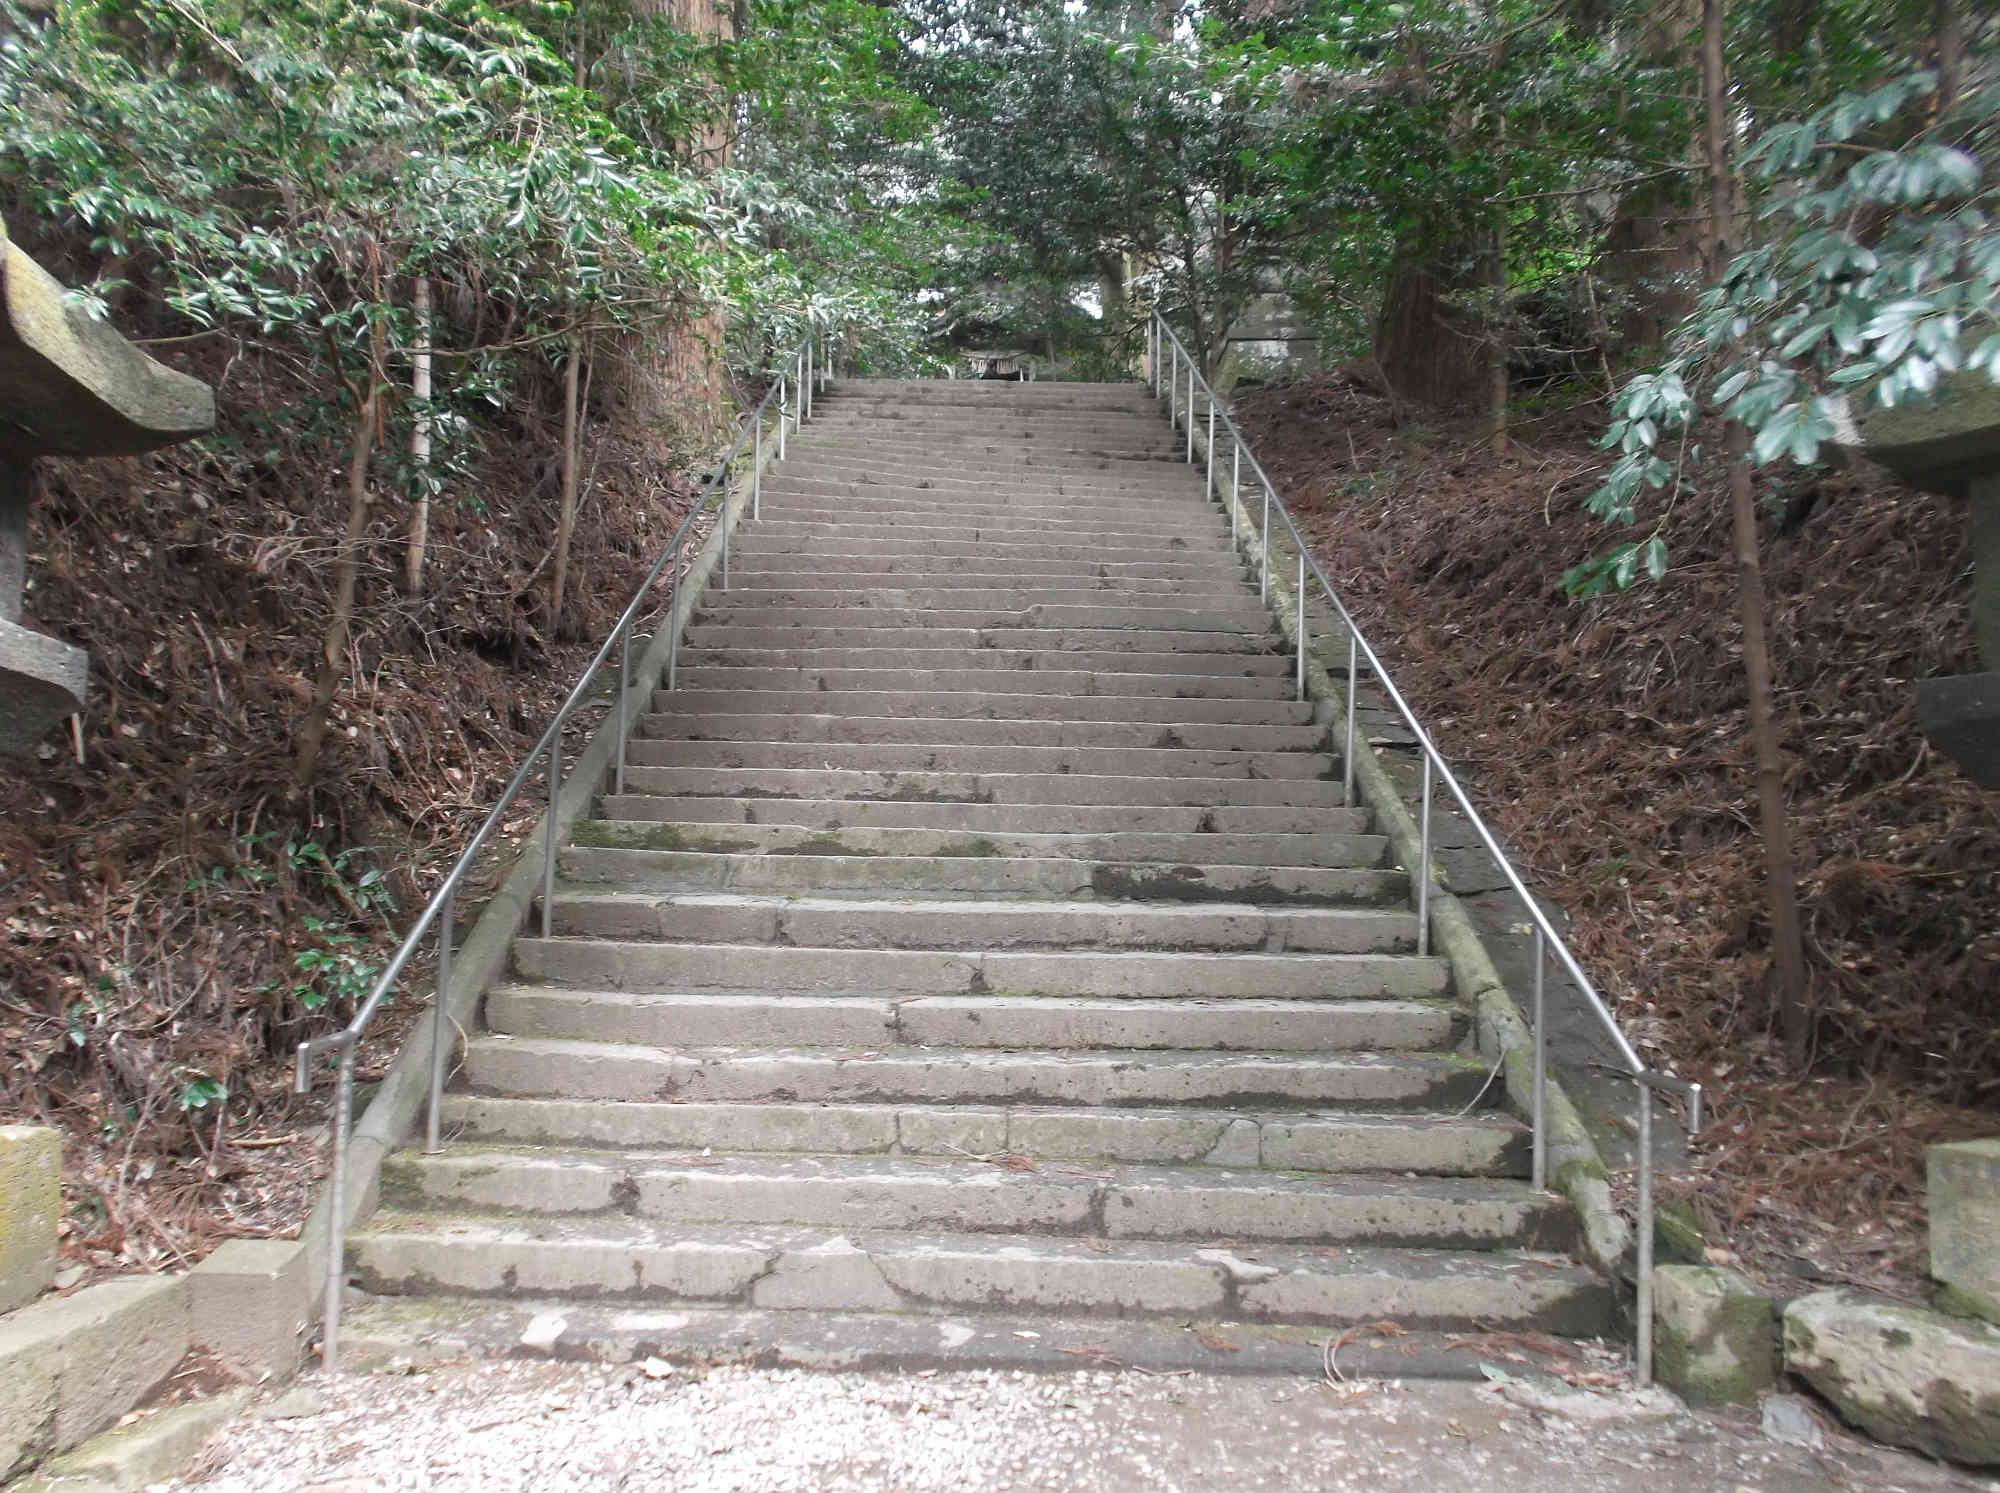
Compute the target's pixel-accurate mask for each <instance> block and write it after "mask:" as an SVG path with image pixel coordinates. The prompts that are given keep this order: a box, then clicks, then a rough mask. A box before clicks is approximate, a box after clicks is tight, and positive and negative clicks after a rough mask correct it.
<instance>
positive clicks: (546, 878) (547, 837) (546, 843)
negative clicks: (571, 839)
mask: <svg viewBox="0 0 2000 1493" xmlns="http://www.w3.org/2000/svg"><path fill="white" fill-rule="evenodd" d="M562 727H563V723H562V721H561V719H560V718H558V720H557V721H556V728H555V730H553V731H551V732H550V733H549V822H548V823H547V824H546V825H545V826H543V829H544V831H545V832H544V834H543V835H542V937H543V938H553V937H554V936H555V935H554V933H553V932H552V931H551V930H552V929H553V928H554V927H555V900H556V807H557V804H558V802H559V801H560V800H561V798H562Z"/></svg>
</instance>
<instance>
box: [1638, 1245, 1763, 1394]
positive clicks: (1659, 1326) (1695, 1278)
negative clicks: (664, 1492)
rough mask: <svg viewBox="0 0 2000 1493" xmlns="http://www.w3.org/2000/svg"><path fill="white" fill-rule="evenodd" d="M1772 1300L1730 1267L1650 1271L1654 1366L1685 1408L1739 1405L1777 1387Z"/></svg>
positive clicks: (1674, 1266)
mask: <svg viewBox="0 0 2000 1493" xmlns="http://www.w3.org/2000/svg"><path fill="white" fill-rule="evenodd" d="M1772 1326H1773V1322H1772V1308H1771V1298H1770V1297H1768V1296H1766V1295H1765V1294H1764V1293H1763V1292H1762V1291H1759V1290H1758V1289H1757V1288H1756V1286H1754V1285H1752V1284H1751V1283H1750V1282H1749V1281H1748V1280H1746V1279H1745V1278H1744V1277H1743V1276H1741V1275H1739V1274H1737V1273H1736V1272H1735V1271H1733V1270H1716V1269H1713V1268H1710V1267H1708V1266H1702V1265H1662V1266H1660V1267H1659V1268H1658V1269H1657V1270H1655V1271H1654V1272H1653V1368H1654V1372H1655V1373H1657V1374H1658V1375H1659V1378H1660V1382H1661V1383H1662V1384H1664V1385H1666V1386H1667V1388H1669V1389H1671V1390H1673V1391H1674V1392H1675V1393H1676V1394H1678V1395H1679V1396H1680V1397H1681V1398H1682V1399H1684V1400H1686V1401H1687V1402H1688V1403H1689V1404H1691V1405H1737V1404H1743V1403H1746V1402H1748V1401H1750V1400H1754V1399H1756V1398H1757V1396H1758V1395H1760V1394H1762V1393H1763V1392H1764V1391H1765V1390H1767V1389H1769V1388H1770V1387H1771V1386H1772V1385H1773V1384H1775V1383H1776V1382H1777V1377H1778V1371H1777V1342H1776V1336H1775V1334H1774V1333H1773V1331H1772Z"/></svg>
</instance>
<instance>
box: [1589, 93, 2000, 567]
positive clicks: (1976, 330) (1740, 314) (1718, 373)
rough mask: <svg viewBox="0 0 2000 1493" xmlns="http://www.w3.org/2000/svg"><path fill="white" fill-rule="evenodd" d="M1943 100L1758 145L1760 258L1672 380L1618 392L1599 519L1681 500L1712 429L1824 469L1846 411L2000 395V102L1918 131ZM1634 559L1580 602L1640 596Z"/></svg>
mask: <svg viewBox="0 0 2000 1493" xmlns="http://www.w3.org/2000/svg"><path fill="white" fill-rule="evenodd" d="M1935 86H1936V81H1935V79H1934V77H1933V76H1932V75H1931V74H1930V73H1928V72H1913V73H1908V74H1905V75H1903V76H1900V77H1897V78H1894V79H1892V80H1890V81H1888V82H1887V83H1884V84H1882V85H1881V86H1879V87H1876V88H1872V89H1867V90H1865V91H1850V92H1843V93H1841V94H1840V95H1838V96H1837V97H1836V98H1835V99H1834V100H1833V101H1832V102H1831V103H1829V104H1827V105H1826V106H1825V107H1824V108H1821V109H1818V110H1815V111H1813V112H1812V113H1810V114H1808V115H1806V116H1805V117H1803V118H1801V119H1798V120H1793V121H1786V122H1782V123H1778V124H1774V125H1772V126H1771V127H1769V128H1768V129H1766V130H1765V131H1764V132H1763V133H1762V134H1761V135H1760V136H1759V137H1758V138H1757V139H1756V141H1755V142H1754V143H1753V144H1752V145H1751V147H1750V149H1749V150H1748V152H1747V153H1746V155H1745V157H1744V163H1745V165H1746V167H1748V168H1749V169H1750V170H1751V172H1752V173H1753V180H1754V181H1755V183H1756V184H1757V185H1758V187H1759V188H1760V200H1759V203H1758V208H1757V214H1756V221H1757V226H1758V230H1759V234H1760V241H1759V242H1757V243H1756V244H1754V245H1753V246H1752V247H1751V248H1749V249H1748V250H1746V251H1745V252H1743V253H1741V254H1739V255H1737V256H1736V258H1735V259H1734V260H1733V261H1732V262H1731V264H1730V265H1729V266H1728V268H1727V270H1726V271H1725V272H1724V274H1723V276H1722V278H1721V279H1720V281H1719V282H1718V283H1716V284H1714V285H1712V286H1710V287H1709V288H1708V290H1707V291H1706V292H1705V293H1704V294H1703V295H1702V297H1701V299H1700V301H1699V303H1698V305H1697V307H1696V309H1695V312H1694V314H1693V315H1692V316H1690V317H1689V318H1688V320H1687V321H1686V322H1685V323H1684V324H1683V325H1682V326H1681V327H1680V328H1679V329H1678V331H1677V332H1676V333H1675V334H1674V337H1673V340H1672V343H1671V345H1670V348H1669V356H1668V358H1667V360H1666V362H1665V363H1664V364H1663V365H1662V366H1661V367H1660V368H1659V369H1657V370H1655V371H1653V372H1650V373H1646V374H1641V375H1640V376H1638V377H1636V378H1633V379H1632V380H1630V381H1629V382H1628V383H1627V384H1626V385H1625V386H1624V388H1623V389H1622V390H1621V391H1620V394H1619V397H1618V401H1617V404H1616V406H1615V408H1614V418H1613V419H1612V421H1611V424H1610V428H1609V429H1608V430H1607V432H1606V434H1605V437H1604V441H1603V444H1604V445H1605V446H1606V447H1610V448H1615V449H1617V451H1618V452H1619V457H1618V460H1617V461H1616V463H1615V464H1614V465H1613V466H1612V468H1611V470H1610V471H1609V472H1608V473H1607V475H1606V477H1605V479H1604V481H1603V483H1602V484H1601V485H1600V486H1599V487H1598V488H1597V490H1596V491H1595V492H1593V493H1592V494H1591V495H1590V497H1589V498H1588V499H1587V500H1586V505H1587V506H1588V508H1589V509H1590V511H1591V512H1592V513H1594V514H1596V515H1597V516H1598V517H1600V518H1602V519H1604V520H1605V521H1606V522H1607V523H1611V524H1630V523H1634V522H1636V521H1637V518H1638V511H1639V505H1640V502H1641V500H1642V499H1643V497H1644V496H1645V495H1646V494H1647V493H1649V492H1657V491H1665V492H1667V493H1668V494H1669V495H1671V494H1672V493H1674V492H1677V491H1678V490H1679V489H1680V487H1681V486H1682V484H1683V483H1685V481H1686V480H1687V468H1688V467H1690V466H1692V465H1694V464H1696V463H1698V462H1699V461H1700V460H1701V457H1702V455H1703V453H1702V451H1701V449H1700V447H1698V446H1692V445H1689V444H1688V442H1687V431H1688V428H1689V426H1690V424H1691V422H1692V421H1693V420H1694V419H1695V418H1696V417H1697V415H1699V414H1700V413H1702V412H1703V411H1713V412H1715V413H1718V414H1720V415H1723V416H1725V417H1727V418H1730V419H1734V420H1739V421H1741V422H1742V423H1743V425H1744V426H1745V427H1746V428H1747V429H1748V431H1749V432H1750V436H1751V445H1750V458H1751V460H1752V461H1753V462H1754V463H1755V464H1756V465H1758V466H1772V465H1780V464H1788V465H1793V466H1799V467H1809V466H1811V465H1813V464H1814V463H1815V462H1816V461H1817V460H1818V457H1819V454H1820V450H1821V448H1822V446H1824V445H1825V443H1826V442H1827V441H1829V440H1831V439H1833V438H1834V436H1835V434H1836V431H1837V429H1838V421H1839V419H1840V417H1841V414H1842V410H1841V405H1840V398H1841V396H1842V395H1843V394H1845V395H1847V396H1849V397H1857V398H1865V399H1872V400H1874V401H1875V402H1877V403H1879V404H1881V405H1883V406H1893V405H1896V404H1898V403H1901V402H1904V401H1907V400H1910V399H1923V398H1926V397H1928V396H1930V395H1932V394H1933V393H1935V392H1936V390H1937V389H1938V386H1939V383H1940V381H1941V380H1943V379H1945V378H1947V377H1950V376H1952V375H1956V374H1965V375H1971V376H1983V377H1987V378H1990V379H1992V380H1993V381H1994V382H1996V383H2000V314H1997V313H2000V220H1996V212H2000V181H1997V180H1996V176H1995V171H1996V167H2000V83H1989V84H1987V85H1986V86H1984V87H1983V88H1980V89H1975V90H1973V91H1972V92H1970V93H1968V94H1967V95H1966V96H1965V97H1964V98H1962V99H1961V100H1959V101H1958V102H1957V103H1956V105H1955V107H1953V108H1951V109H1949V110H1946V111H1943V112H1942V113H1940V114H1938V115H1936V116H1935V117H1933V118H1931V119H1928V120H1924V119H1921V118H1918V117H1914V116H1915V115H1916V111H1917V110H1918V109H1919V108H1920V106H1921V105H1923V104H1924V103H1926V102H1928V100H1929V97H1930V95H1931V94H1932V92H1933V90H1934V88H1935ZM1647 543H1648V545H1663V542H1662V541H1661V540H1660V538H1659V536H1658V535H1657V534H1655V535H1654V536H1653V537H1652V539H1650V540H1648V541H1647ZM1629 548H1631V547H1630V546H1620V547H1619V549H1617V550H1613V551H1611V552H1609V553H1608V554H1605V555H1600V556H1597V557H1595V558H1593V559H1592V560H1589V561H1587V562H1585V563H1584V564H1582V565H1579V566H1577V567H1575V568H1574V569H1572V570H1571V571H1570V572H1569V573H1568V574H1567V575H1566V576H1565V577H1564V584H1565V585H1566V586H1567V587H1568V588H1569V590H1570V591H1571V592H1572V593H1573V594H1576V595H1584V596H1587V595H1594V594H1596V593H1597V592H1599V591H1602V590H1605V589H1607V588H1609V589H1618V590H1622V589H1624V588H1625V587H1626V586H1627V585H1629V584H1631V583H1632V582H1633V581H1635V580H1636V579H1637V577H1638V569H1637V568H1635V567H1634V566H1633V565H1631V564H1628V563H1625V561H1624V559H1623V558H1622V552H1623V551H1624V550H1627V549H1629ZM1663 568H1664V555H1663V553H1662V569H1663ZM1644 569H1645V573H1646V574H1648V575H1654V576H1655V577H1656V578H1657V572H1656V571H1655V570H1654V567H1653V566H1652V565H1651V564H1650V563H1649V564H1647V565H1646V566H1645V567H1644Z"/></svg>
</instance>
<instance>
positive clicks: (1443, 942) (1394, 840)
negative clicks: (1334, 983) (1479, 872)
mask: <svg viewBox="0 0 2000 1493" xmlns="http://www.w3.org/2000/svg"><path fill="white" fill-rule="evenodd" d="M1194 452H1195V466H1194V469H1195V470H1196V471H1197V472H1199V471H1201V470H1202V469H1203V467H1204V466H1205V464H1206V462H1207V459H1208V437H1207V432H1206V431H1205V430H1204V429H1203V428H1202V425H1201V423H1200V420H1199V417H1198V416H1197V417H1196V424H1195V432H1194ZM1231 466H1232V463H1231V462H1230V461H1228V460H1227V459H1225V458H1224V457H1223V455H1222V454H1221V452H1220V451H1218V452H1217V455H1216V460H1215V486H1216V493H1217V496H1218V497H1219V498H1220V499H1221V501H1222V503H1223V505H1224V507H1223V511H1224V513H1225V514H1228V515H1229V516H1230V518H1231V523H1232V532H1233V533H1234V534H1235V535H1236V536H1237V543H1238V547H1239V548H1240V549H1241V550H1242V551H1243V552H1244V553H1245V554H1246V555H1253V556H1254V555H1255V554H1256V553H1257V552H1258V545H1259V538H1258V534H1259V531H1258V529H1257V523H1258V522H1259V521H1260V519H1261V502H1254V506H1253V501H1254V495H1253V499H1252V500H1246V499H1245V498H1243V497H1242V496H1241V495H1239V494H1238V492H1237V491H1236V487H1235V483H1234V481H1233V479H1232V477H1231V471H1230V469H1231ZM1246 488H1247V484H1246ZM1232 510H1233V511H1232ZM1297 555H1298V551H1297V549H1296V548H1295V547H1294V546H1293V545H1292V544H1291V543H1290V536H1289V534H1274V535H1273V537H1272V540H1271V574H1270V588H1269V590H1270V596H1269V601H1270V609H1271V612H1272V614H1273V615H1274V617H1275V618H1276V620H1277V623H1278V627H1279V629H1280V630H1281V631H1282V632H1283V633H1284V636H1285V640H1286V642H1287V643H1289V644H1291V645H1292V646H1293V647H1296V646H1297V636H1298V633H1297V625H1298V597H1297V581H1296V575H1297ZM1281 557H1282V558H1283V559H1284V561H1285V562H1286V563H1280V559H1281ZM1307 600H1308V602H1309V603H1310V601H1311V600H1312V598H1311V596H1310V594H1309V595H1308V597H1307ZM1310 641H1311V640H1310V639H1309V640H1308V643H1309V644H1310ZM1320 641H1321V643H1322V644H1325V643H1330V642H1332V641H1333V639H1332V637H1331V636H1329V637H1324V638H1322V639H1321V640H1320ZM1306 696H1307V698H1308V699H1311V700H1315V701H1319V702H1321V708H1322V712H1323V714H1324V717H1325V720H1326V723H1327V724H1328V725H1331V724H1332V723H1333V722H1334V721H1336V720H1344V719H1345V716H1346V709H1347V695H1346V686H1345V685H1343V684H1341V683H1338V682H1337V681H1336V680H1335V679H1334V677H1333V675H1332V674H1331V673H1329V672H1328V670H1327V668H1326V665H1325V663H1324V662H1323V661H1322V660H1321V659H1320V657H1319V656H1318V653H1317V652H1316V651H1315V650H1314V649H1313V648H1312V647H1311V646H1308V647H1307V650H1306ZM1354 782H1355V790H1356V793H1357V795H1358V796H1359V799H1360V801H1361V803H1362V804H1364V805H1365V806H1366V807H1367V808H1369V809H1371V810H1373V811H1374V814H1375V816H1376V817H1375V822H1376V825H1377V827H1378V829H1379V830H1380V831H1381V832H1382V833H1384V834H1386V835H1387V836H1388V837H1389V843H1390V847H1391V849H1392V850H1393V852H1394V854H1395V857H1396V859H1397V861H1398V862H1399V863H1400V864H1401V865H1403V866H1404V867H1408V868H1414V867H1415V866H1417V864H1418V863H1419V861H1420V859H1421V855H1420V852H1421V849H1422V844H1423V839H1422V834H1421V832H1420V831H1419V829H1418V827H1417V823H1416V820H1415V819H1414V818H1413V817H1412V816H1411V814H1410V811H1409V808H1408V806H1407V805H1406V804H1405V803H1404V802H1403V796H1402V794H1401V793H1400V792H1399V791H1398V790H1397V788H1396V785H1395V783H1394V782H1393V781H1392V780H1391V778H1390V777H1389V774H1388V771H1387V769H1385V768H1384V767H1383V765H1382V761H1381V758H1380V757H1379V756H1377V755H1376V752H1375V749H1374V747H1372V746H1371V745H1369V744H1368V741H1367V738H1366V736H1365V735H1364V734H1362V733H1360V732H1357V733H1356V739H1355V753H1354ZM1412 874H1415V873H1414V872H1413V873H1412ZM1426 874H1428V875H1429V876H1430V877H1431V879H1432V886H1431V893H1430V923H1431V937H1432V939H1433V941H1434V944H1435V947H1436V949H1437V951H1438V952H1440V953H1442V954H1443V955H1444V957H1445V958H1446V959H1447V960H1449V961H1450V964H1451V972H1452V981H1453V986H1454V988H1455V989H1456V991H1457V993H1458V996H1459V998H1460V999H1461V1000H1462V1001H1463V1002H1464V1003H1465V1006H1466V1009H1467V1012H1468V1014H1469V1015H1470V1017H1471V1019H1472V1024H1473V1032H1474V1035H1475V1037H1476V1038H1477V1041H1478V1044H1479V1052H1480V1055H1481V1056H1482V1057H1484V1058H1485V1059H1486V1061H1487V1062H1489V1063H1493V1064H1495V1065H1497V1066H1500V1067H1501V1069H1502V1075H1501V1076H1502V1078H1503V1079H1504V1081H1505V1083H1506V1088H1507V1097H1508V1098H1509V1100H1511V1101H1512V1102H1513V1104H1514V1105H1515V1107H1516V1108H1517V1109H1518V1110H1519V1112H1520V1113H1521V1114H1523V1115H1526V1114H1530V1113H1532V1112H1533V1106H1534V1059H1533V1048H1532V1038H1531V1036H1530V1034H1529V1031H1528V1026H1527V1023H1526V1022H1525V1021H1523V1020H1522V1019H1521V1014H1520V1011H1519V1009H1518V1007H1517V1004H1516V1002H1515V1000H1514V998H1513V996H1512V995H1511V994H1510V993H1509V992H1508V990H1507V986H1506V983H1505V981H1503V980H1502V979H1501V978H1500V972H1499V971H1498V970H1497V969H1496V968H1495V967H1494V964H1493V960H1492V957H1491V956H1490V955H1489V954H1488V953H1487V951H1486V946H1485V944H1483V943H1482V942H1481V941H1480V937H1479V933H1478V931H1477V930H1476V929H1475V928H1474V927H1473V924H1472V920H1471V918H1470V917H1469V916H1467V914H1466V911H1465V908H1464V906H1463V905H1462V904H1461V903H1460V902H1459V900H1458V899H1457V898H1456V897H1454V896H1453V895H1452V894H1451V893H1450V891H1448V890H1447V889H1446V888H1445V886H1444V885H1443V878H1442V877H1441V876H1440V874H1439V870H1438V865H1437V858H1436V856H1435V855H1433V857H1432V862H1431V865H1430V866H1429V867H1428V868H1427V873H1426ZM1545 1118H1546V1123H1547V1130H1548V1165H1549V1179H1550V1183H1551V1185H1552V1186H1553V1187H1554V1188H1555V1189H1556V1190H1557V1191H1558V1192H1561V1193H1562V1194H1563V1195H1564V1196H1566V1197H1568V1198H1569V1200H1570V1201H1571V1202H1572V1203H1573V1204H1574V1205H1575V1206H1576V1210H1577V1216H1578V1219H1579V1221H1580V1223H1581V1225H1582V1239H1583V1250H1584V1253H1585V1255H1586V1256H1587V1257H1588V1258H1589V1260H1590V1262H1591V1263H1592V1264H1593V1265H1595V1266H1596V1267H1597V1268H1598V1269H1599V1270H1602V1271H1603V1272H1604V1273H1605V1274H1606V1275H1607V1276H1612V1277H1615V1276H1616V1274H1617V1270H1618V1267H1619V1265H1620V1264H1621V1262H1622V1261H1623V1260H1624V1258H1625V1256H1626V1253H1627V1251H1628V1250H1629V1248H1630V1246H1631V1242H1632V1231H1631V1229H1630V1227H1629V1226H1628V1225H1627V1224H1626V1222H1625V1220H1624V1219H1623V1218H1621V1217H1619V1215H1618V1211H1617V1209H1616V1208H1614V1207H1613V1206H1612V1202H1611V1187H1610V1182H1609V1176H1608V1173H1607V1172H1606V1170H1605V1166H1604V1159H1603V1157H1602V1156H1601V1155H1600V1154H1599V1152H1598V1149H1597V1145H1596V1142H1594V1141H1593V1140H1592V1139H1591V1137H1590V1132H1589V1131H1588V1130H1587V1129H1586V1128H1585V1127H1584V1123H1583V1119H1582V1117H1581V1116H1580V1115H1579V1114H1578V1113H1577V1110H1576V1106H1575V1105H1574V1104H1573V1103H1572V1102H1571V1101H1570V1097H1569V1095H1568V1094H1567V1093H1566V1092H1565V1091H1564V1089H1563V1087H1562V1085H1561V1083H1560V1082H1558V1081H1557V1078H1556V1076H1555V1073H1554V1072H1553V1070H1551V1071H1550V1072H1549V1073H1548V1076H1547V1085H1546V1090H1545Z"/></svg>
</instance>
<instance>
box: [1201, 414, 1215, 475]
mask: <svg viewBox="0 0 2000 1493" xmlns="http://www.w3.org/2000/svg"><path fill="white" fill-rule="evenodd" d="M1214 497H1215V390H1213V389H1210V390H1209V391H1208V475H1207V476H1205V477H1203V478H1202V481H1201V500H1202V501H1203V502H1204V503H1207V502H1210V501H1212V500H1213V499H1214Z"/></svg>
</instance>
